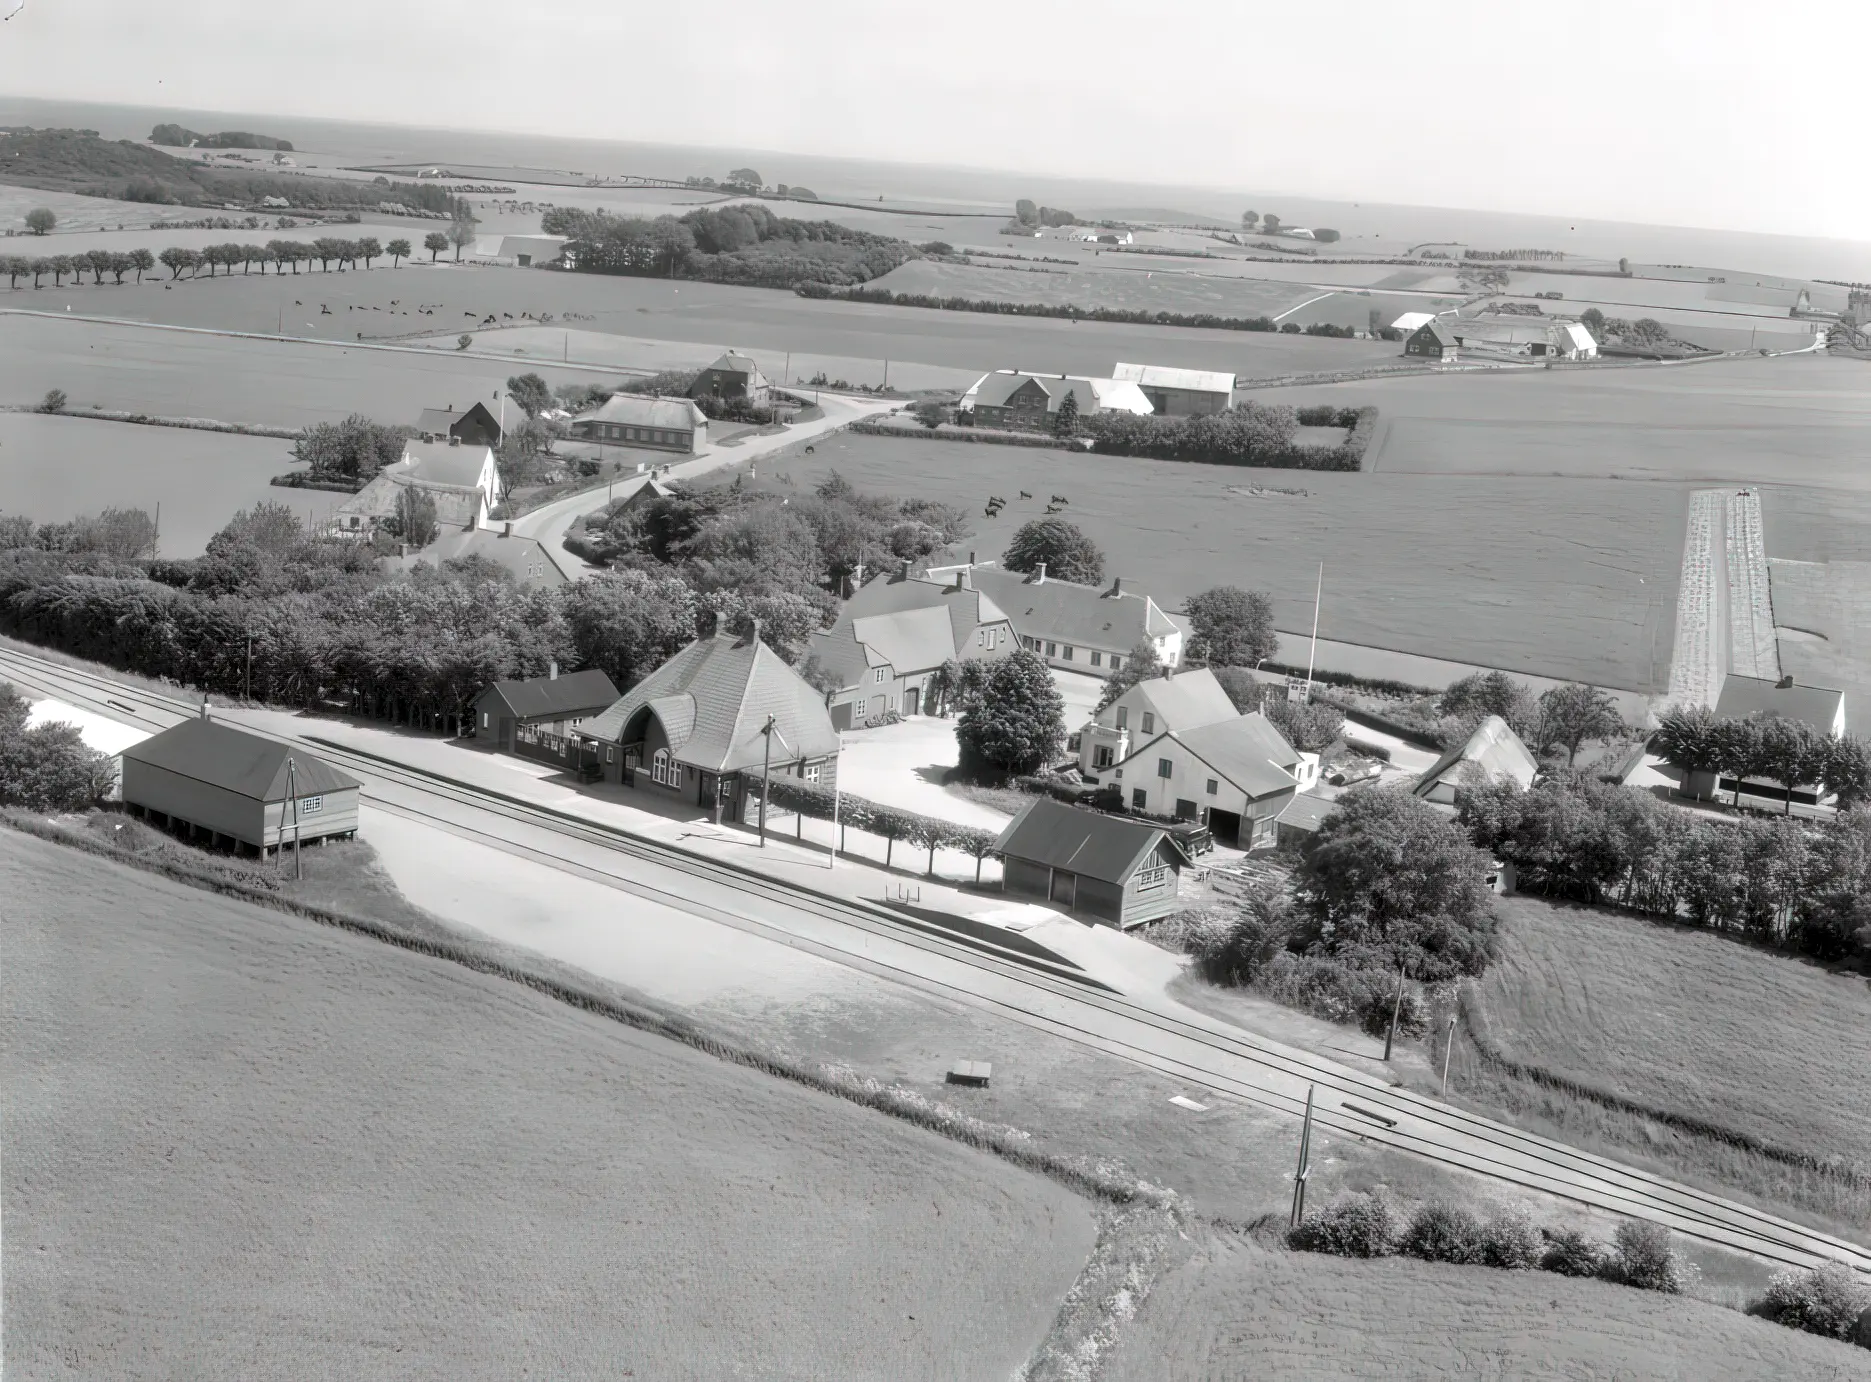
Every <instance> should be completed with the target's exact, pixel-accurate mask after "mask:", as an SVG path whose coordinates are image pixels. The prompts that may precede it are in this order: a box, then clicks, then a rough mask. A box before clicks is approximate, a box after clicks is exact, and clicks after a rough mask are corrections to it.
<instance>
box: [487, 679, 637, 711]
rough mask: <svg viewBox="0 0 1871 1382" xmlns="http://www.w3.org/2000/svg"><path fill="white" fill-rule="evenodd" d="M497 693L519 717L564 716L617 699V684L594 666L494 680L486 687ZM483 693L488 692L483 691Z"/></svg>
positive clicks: (605, 704)
mask: <svg viewBox="0 0 1871 1382" xmlns="http://www.w3.org/2000/svg"><path fill="white" fill-rule="evenodd" d="M487 690H488V691H495V692H498V693H499V694H500V697H501V699H502V700H504V701H506V703H507V705H508V707H509V708H510V709H511V710H512V711H513V713H514V714H515V715H517V716H518V717H519V718H521V719H522V720H532V719H537V718H539V717H540V716H542V715H566V714H569V713H571V712H572V711H574V710H596V709H598V708H599V707H601V706H608V705H610V704H611V703H612V702H613V701H615V700H616V699H617V686H616V683H614V682H613V681H612V680H611V679H610V677H608V676H606V675H605V674H604V673H603V672H602V671H599V670H598V669H597V668H591V669H589V670H587V671H583V672H567V673H566V674H565V675H564V676H561V677H522V678H515V679H514V680H511V681H497V682H495V683H494V684H493V685H492V686H490V687H488V688H487ZM481 694H482V695H486V694H487V692H485V691H484V692H482V693H481Z"/></svg>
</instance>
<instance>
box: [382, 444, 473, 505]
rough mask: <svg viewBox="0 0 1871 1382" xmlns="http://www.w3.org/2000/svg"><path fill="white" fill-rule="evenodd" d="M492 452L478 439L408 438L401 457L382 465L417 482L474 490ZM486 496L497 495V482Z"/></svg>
mask: <svg viewBox="0 0 1871 1382" xmlns="http://www.w3.org/2000/svg"><path fill="white" fill-rule="evenodd" d="M493 456H494V453H493V451H492V449H491V448H489V447H486V446H482V445H480V444H479V443H477V442H460V443H455V442H446V441H423V440H421V439H420V438H411V439H410V440H409V441H407V442H404V443H403V459H402V460H400V461H396V462H394V463H392V464H391V465H387V466H385V467H384V468H383V473H385V474H390V473H394V474H396V475H399V476H401V477H403V478H405V479H407V480H410V481H413V482H415V483H416V484H420V485H424V486H428V485H450V486H454V487H456V488H459V489H473V488H475V487H476V486H478V485H480V484H481V481H482V479H483V477H485V476H487V475H488V474H489V467H490V465H491V463H492V461H493ZM493 483H494V492H492V493H490V494H489V495H488V496H487V497H488V498H489V499H490V500H491V499H497V498H499V497H500V496H499V493H498V487H499V481H498V480H495V481H494V482H493Z"/></svg>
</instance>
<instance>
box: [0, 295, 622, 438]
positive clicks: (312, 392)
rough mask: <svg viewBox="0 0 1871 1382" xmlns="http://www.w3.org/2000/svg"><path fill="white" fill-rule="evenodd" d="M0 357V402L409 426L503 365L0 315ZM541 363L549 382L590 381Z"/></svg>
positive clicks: (479, 393) (475, 394)
mask: <svg viewBox="0 0 1871 1382" xmlns="http://www.w3.org/2000/svg"><path fill="white" fill-rule="evenodd" d="M203 286H206V285H203ZM269 329H270V328H269ZM288 329H290V328H288ZM0 355H3V356H4V358H5V359H6V360H7V362H8V369H7V373H6V383H5V392H4V396H0V402H3V403H10V404H22V403H36V402H38V400H39V399H40V398H42V397H43V396H44V394H45V392H46V390H48V389H55V388H56V389H63V390H64V391H65V392H66V393H67V394H68V395H69V396H70V401H71V403H72V406H74V407H101V408H121V409H128V410H130V411H133V412H145V413H154V414H157V415H160V416H169V417H177V416H180V417H206V418H218V419H220V420H222V421H224V422H246V423H271V424H277V425H279V426H284V427H302V426H304V425H305V424H307V423H312V422H326V421H334V420H336V419H338V418H342V417H344V416H345V415H346V414H348V413H364V414H366V415H368V416H371V417H374V418H377V419H379V420H380V421H384V422H414V421H415V414H416V412H417V410H418V409H420V408H428V407H440V406H443V405H445V404H449V403H453V404H454V405H456V406H457V407H466V406H467V405H468V404H469V403H470V402H471V401H473V400H475V399H490V400H491V398H492V396H493V393H494V390H496V389H498V388H501V387H502V386H503V385H504V384H505V383H506V380H507V376H508V375H509V374H511V373H512V372H513V371H512V368H511V367H510V366H508V365H506V364H505V363H504V362H497V361H489V360H474V359H468V358H465V357H462V356H456V355H450V354H447V353H444V352H442V351H413V350H412V351H383V350H369V349H363V350H358V349H346V348H345V347H344V346H343V345H342V344H335V343H334V344H324V343H316V342H307V341H266V340H254V339H250V338H249V339H243V338H239V337H233V336H221V335H214V334H209V333H196V332H187V331H164V330H160V329H154V328H151V327H145V326H138V325H117V324H112V323H103V322H86V321H63V320H60V319H57V318H47V317H28V316H20V315H17V314H13V315H0ZM540 368H541V373H543V374H545V375H546V376H547V378H548V379H549V380H550V381H551V382H552V383H555V384H557V383H561V382H565V381H569V380H578V381H589V380H590V379H592V377H593V376H592V375H591V374H590V372H588V371H555V370H553V369H551V368H549V367H544V366H542V367H540ZM154 430H155V429H150V428H133V427H128V426H122V425H117V426H115V429H114V430H113V431H112V432H111V433H110V434H109V435H110V436H112V437H115V438H117V439H118V440H117V442H116V444H117V445H118V446H120V447H123V448H125V449H126V450H135V449H137V448H140V447H142V446H143V445H145V444H146V443H147V441H148V438H149V436H150V434H151V433H152V432H153V431H154ZM275 445H278V443H275Z"/></svg>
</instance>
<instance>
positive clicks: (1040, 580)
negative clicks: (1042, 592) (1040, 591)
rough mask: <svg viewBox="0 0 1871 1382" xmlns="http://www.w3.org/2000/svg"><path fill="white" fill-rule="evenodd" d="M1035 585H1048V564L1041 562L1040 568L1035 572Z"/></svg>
mask: <svg viewBox="0 0 1871 1382" xmlns="http://www.w3.org/2000/svg"><path fill="white" fill-rule="evenodd" d="M1033 584H1034V585H1045V584H1046V563H1045V562H1041V563H1040V564H1039V566H1038V567H1037V568H1036V569H1035V570H1034V572H1033Z"/></svg>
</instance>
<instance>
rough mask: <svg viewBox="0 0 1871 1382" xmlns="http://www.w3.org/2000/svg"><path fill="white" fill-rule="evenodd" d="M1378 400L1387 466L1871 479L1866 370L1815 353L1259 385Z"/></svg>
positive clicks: (1315, 398) (1285, 396)
mask: <svg viewBox="0 0 1871 1382" xmlns="http://www.w3.org/2000/svg"><path fill="white" fill-rule="evenodd" d="M1254 397H1255V399H1256V400H1258V401H1264V402H1268V403H1276V402H1277V403H1298V404H1303V403H1328V402H1331V403H1343V404H1347V405H1350V404H1358V403H1375V404H1377V405H1378V406H1379V408H1380V409H1382V417H1381V421H1380V423H1379V431H1378V436H1377V438H1376V440H1375V441H1374V442H1373V443H1372V447H1371V450H1370V452H1369V453H1368V454H1367V455H1366V456H1365V469H1366V470H1367V471H1375V472H1376V473H1378V474H1397V473H1404V472H1407V473H1412V474H1449V475H1564V476H1574V477H1579V478H1587V477H1594V476H1596V477H1614V476H1615V477H1620V478H1626V479H1644V480H1671V481H1679V482H1708V481H1715V482H1717V483H1727V482H1747V483H1764V484H1771V483H1776V482H1778V483H1785V484H1796V485H1816V486H1823V487H1831V488H1839V489H1852V490H1859V489H1866V488H1871V471H1868V470H1867V469H1866V467H1865V466H1864V465H1863V464H1862V462H1861V461H1860V459H1859V453H1860V449H1861V446H1862V438H1863V436H1864V429H1865V428H1866V426H1867V425H1868V424H1871V369H1867V368H1866V367H1865V366H1864V365H1863V363H1862V362H1860V361H1856V360H1843V359H1831V358H1828V357H1825V356H1818V355H1798V356H1785V357H1780V358H1777V359H1764V358H1754V359H1742V360H1720V361H1715V362H1713V363H1710V364H1699V365H1683V366H1669V367H1631V368H1621V367H1611V366H1607V367H1601V368H1598V369H1573V370H1540V369H1526V370H1514V371H1507V372H1487V373H1483V372H1471V373H1461V374H1443V375H1434V376H1420V375H1412V376H1408V377H1404V378H1390V379H1368V380H1359V381H1357V382H1354V383H1347V384H1332V385H1326V386H1323V387H1312V388H1281V389H1265V390H1260V391H1257V392H1256V393H1255V395H1254Z"/></svg>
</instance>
